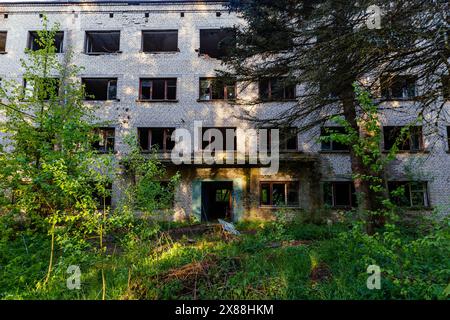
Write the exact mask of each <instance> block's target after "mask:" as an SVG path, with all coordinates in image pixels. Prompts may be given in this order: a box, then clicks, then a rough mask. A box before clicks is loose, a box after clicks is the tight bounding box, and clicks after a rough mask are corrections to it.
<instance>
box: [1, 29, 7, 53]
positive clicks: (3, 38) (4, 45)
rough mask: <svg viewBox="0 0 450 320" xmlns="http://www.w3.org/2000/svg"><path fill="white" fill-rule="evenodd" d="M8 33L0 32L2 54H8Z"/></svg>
mask: <svg viewBox="0 0 450 320" xmlns="http://www.w3.org/2000/svg"><path fill="white" fill-rule="evenodd" d="M6 35H7V32H6V31H1V32H0V52H6Z"/></svg>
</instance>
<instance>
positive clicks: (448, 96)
mask: <svg viewBox="0 0 450 320" xmlns="http://www.w3.org/2000/svg"><path fill="white" fill-rule="evenodd" d="M0 49H1V48H0ZM442 96H443V97H444V99H445V100H450V76H443V77H442Z"/></svg>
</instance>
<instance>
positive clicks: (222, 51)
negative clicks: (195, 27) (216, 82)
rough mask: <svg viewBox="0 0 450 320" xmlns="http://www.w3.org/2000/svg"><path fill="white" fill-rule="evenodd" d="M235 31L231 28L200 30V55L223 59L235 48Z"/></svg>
mask: <svg viewBox="0 0 450 320" xmlns="http://www.w3.org/2000/svg"><path fill="white" fill-rule="evenodd" d="M234 39H235V31H234V30H233V29H231V28H224V29H203V30H200V54H205V55H208V56H210V57H211V58H217V59H221V58H223V57H224V56H226V55H228V54H229V50H230V48H231V47H232V46H234V42H235V40H234Z"/></svg>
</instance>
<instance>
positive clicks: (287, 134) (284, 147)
mask: <svg viewBox="0 0 450 320" xmlns="http://www.w3.org/2000/svg"><path fill="white" fill-rule="evenodd" d="M274 129H276V128H266V129H265V130H267V135H266V137H267V142H266V145H267V150H268V151H269V152H270V150H271V147H272V130H274ZM258 137H260V136H259V135H258ZM278 138H279V150H280V151H297V150H298V135H297V128H281V129H279V135H278Z"/></svg>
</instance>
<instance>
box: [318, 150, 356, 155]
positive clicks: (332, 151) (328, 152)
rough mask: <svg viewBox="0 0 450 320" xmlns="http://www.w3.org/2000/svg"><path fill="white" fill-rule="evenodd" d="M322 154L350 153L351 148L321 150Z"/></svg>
mask: <svg viewBox="0 0 450 320" xmlns="http://www.w3.org/2000/svg"><path fill="white" fill-rule="evenodd" d="M319 153H322V154H349V153H350V150H320V151H319Z"/></svg>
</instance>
